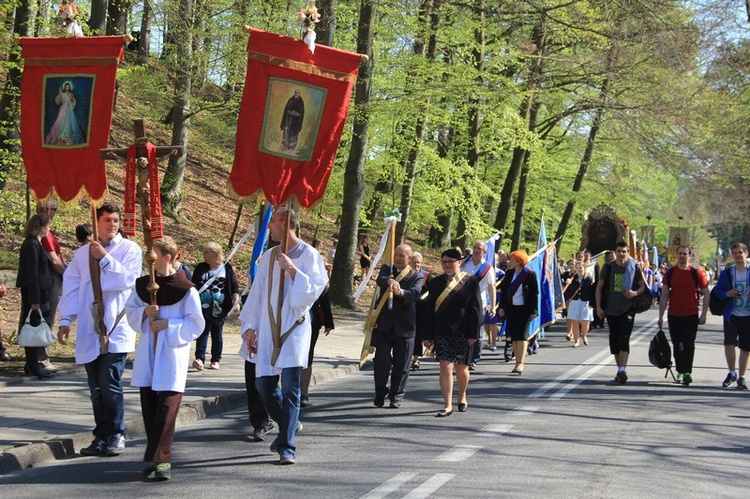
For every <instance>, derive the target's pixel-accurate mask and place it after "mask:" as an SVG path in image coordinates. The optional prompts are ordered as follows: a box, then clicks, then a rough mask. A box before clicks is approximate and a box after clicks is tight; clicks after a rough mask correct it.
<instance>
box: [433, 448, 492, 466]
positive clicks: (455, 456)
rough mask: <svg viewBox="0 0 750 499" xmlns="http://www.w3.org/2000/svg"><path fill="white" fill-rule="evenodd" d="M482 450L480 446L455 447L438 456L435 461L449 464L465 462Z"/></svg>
mask: <svg viewBox="0 0 750 499" xmlns="http://www.w3.org/2000/svg"><path fill="white" fill-rule="evenodd" d="M482 448H483V447H482V446H481V445H457V446H456V447H454V448H452V449H451V450H449V451H447V452H444V453H442V454H440V455H439V456H438V458H437V460H438V461H447V462H450V463H457V462H459V461H465V460H467V459H469V458H470V457H471V456H473V455H474V454H476V453H477V452H478V451H479V450H480V449H482Z"/></svg>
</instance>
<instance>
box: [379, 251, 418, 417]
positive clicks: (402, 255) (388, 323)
mask: <svg viewBox="0 0 750 499" xmlns="http://www.w3.org/2000/svg"><path fill="white" fill-rule="evenodd" d="M411 254H412V251H411V248H410V247H409V246H407V245H406V244H401V245H399V246H397V247H396V250H395V252H394V258H393V260H394V264H393V265H383V266H382V267H381V268H380V275H379V276H378V280H377V284H378V288H379V290H378V291H379V296H380V298H379V300H378V306H379V308H380V313H379V314H378V317H377V320H376V324H375V327H374V328H373V332H372V343H371V344H372V345H373V346H374V347H375V360H374V367H375V376H374V378H375V400H374V401H373V403H374V404H375V406H377V407H383V405H384V404H385V397H386V396H387V397H388V398H389V399H390V407H391V408H394V409H397V408H399V407H401V402H402V401H403V399H404V392H405V390H406V382H407V381H408V380H409V367H410V365H411V363H410V361H411V355H412V352H413V351H414V336H415V333H416V313H417V311H416V303H417V301H418V300H419V295H420V293H421V291H422V279H423V276H422V274H421V273H420V272H417V271H415V270H414V269H412V268H411V267H409V259H410V258H411ZM389 372H390V378H391V386H390V388H389V387H388V376H389Z"/></svg>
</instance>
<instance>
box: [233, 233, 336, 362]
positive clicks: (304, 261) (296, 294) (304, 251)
mask: <svg viewBox="0 0 750 499" xmlns="http://www.w3.org/2000/svg"><path fill="white" fill-rule="evenodd" d="M275 253H276V250H275V249H274V248H272V249H269V250H268V251H266V252H265V253H263V256H261V258H260V263H259V264H258V273H257V275H256V276H255V280H254V281H253V285H252V286H251V287H250V292H249V294H248V296H247V301H246V302H245V306H244V307H243V308H242V312H241V313H240V320H241V321H242V331H243V333H242V338H243V340H244V339H245V337H246V335H245V332H246V331H247V330H248V329H254V330H256V331H257V332H258V353H257V354H256V355H255V369H256V375H257V376H274V375H277V374H280V373H281V370H282V369H283V368H285V367H302V368H305V367H307V357H308V353H309V351H310V337H311V335H312V329H311V328H310V315H309V313H308V312H309V310H310V307H311V306H312V304H313V303H315V300H317V299H318V297H319V296H320V295H321V293H322V292H323V290H324V289H325V287H326V284H327V283H328V273H327V272H326V269H325V265H324V264H323V258H322V257H321V256H320V253H318V251H317V250H315V248H313V247H312V246H310V245H309V244H307V243H305V242H304V241H299V242H298V243H297V244H296V245H294V247H292V248H290V249H289V250H288V251H287V256H288V257H289V258H291V259H292V262H293V263H294V266H295V267H296V268H297V272H296V274H295V277H294V280H292V278H291V276H290V275H289V273H288V272H284V279H285V282H284V298H283V305H282V313H281V334H284V333H286V332H287V331H289V330H290V328H291V327H292V326H293V325H294V323H295V321H296V320H297V319H299V318H300V317H304V318H305V320H304V322H302V323H301V324H300V325H298V326H297V327H295V328H294V329H293V331H292V333H291V334H290V335H289V337H288V338H287V340H286V341H285V343H284V345H283V346H282V347H281V353H280V354H279V358H278V360H277V362H276V365H275V366H272V365H271V357H272V355H273V336H272V333H271V320H270V317H269V311H268V303H269V297H270V303H271V308H272V310H273V313H274V316H277V315H278V310H277V307H278V296H279V281H280V272H281V267H280V266H279V265H278V262H274V266H273V286H272V288H271V290H270V295H269V290H268V282H269V269H270V263H271V257H272V255H275ZM243 343H244V342H243Z"/></svg>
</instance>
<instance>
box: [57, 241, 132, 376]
mask: <svg viewBox="0 0 750 499" xmlns="http://www.w3.org/2000/svg"><path fill="white" fill-rule="evenodd" d="M104 249H105V250H107V254H106V255H105V256H104V258H102V259H101V260H100V261H99V268H100V269H101V283H102V301H103V302H104V303H103V305H104V325H105V327H106V328H107V333H109V352H110V353H127V352H132V351H133V350H135V331H134V330H133V328H132V327H130V324H128V321H127V320H125V319H124V318H122V319H120V321H119V322H118V323H117V324H116V325H115V319H116V318H117V315H118V314H119V313H120V311H122V310H123V309H124V308H125V302H126V301H127V299H128V297H129V296H130V293H131V292H132V290H133V286H134V285H135V280H136V279H137V278H138V277H139V276H140V275H141V265H142V261H143V258H142V256H143V252H142V251H141V248H140V247H139V246H138V245H137V244H136V243H134V242H133V241H130V240H128V239H124V238H123V237H122V236H121V235H120V234H117V235H116V236H115V237H114V238H113V239H112V241H110V243H109V245H107V246H105V247H104ZM93 302H94V291H93V289H92V288H91V273H90V271H89V245H88V244H86V245H85V246H82V247H80V248H78V250H76V252H75V254H74V255H73V258H72V259H71V261H70V264H69V265H68V268H67V269H65V273H64V274H63V294H62V299H61V300H60V326H70V324H71V323H72V322H73V321H74V320H75V319H76V318H78V329H77V331H76V364H87V363H89V362H91V361H93V360H95V359H96V358H97V357H99V355H100V354H101V351H100V347H99V335H98V334H97V333H96V331H95V330H94V317H93V315H92V311H91V304H92V303H93Z"/></svg>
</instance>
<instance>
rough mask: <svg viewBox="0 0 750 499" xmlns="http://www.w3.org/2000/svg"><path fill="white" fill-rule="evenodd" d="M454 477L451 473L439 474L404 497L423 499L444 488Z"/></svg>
mask: <svg viewBox="0 0 750 499" xmlns="http://www.w3.org/2000/svg"><path fill="white" fill-rule="evenodd" d="M454 476H456V475H453V474H451V473H437V474H435V475H433V476H431V477H430V478H428V479H427V480H426V481H425V482H424V483H423V484H422V485H420V486H419V487H417V488H416V489H414V490H412V491H411V492H409V493H408V494H406V495H405V496H404V499H423V498H425V497H429V496H430V495H431V494H432V493H433V492H435V491H436V490H437V489H439V488H440V487H442V486H443V485H444V484H445V483H447V482H448V481H449V480H451V479H452V478H453V477H454Z"/></svg>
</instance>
